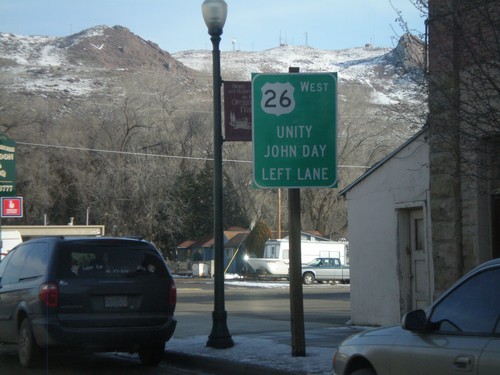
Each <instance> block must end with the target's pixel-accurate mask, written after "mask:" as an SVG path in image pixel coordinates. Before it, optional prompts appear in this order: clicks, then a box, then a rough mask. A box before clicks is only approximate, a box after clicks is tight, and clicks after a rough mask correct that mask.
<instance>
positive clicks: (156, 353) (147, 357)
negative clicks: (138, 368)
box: [139, 342, 165, 366]
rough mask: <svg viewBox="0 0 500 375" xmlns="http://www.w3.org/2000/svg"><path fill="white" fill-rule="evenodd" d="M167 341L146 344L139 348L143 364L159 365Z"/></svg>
mask: <svg viewBox="0 0 500 375" xmlns="http://www.w3.org/2000/svg"><path fill="white" fill-rule="evenodd" d="M164 353H165V343H164V342H162V343H159V344H152V345H144V346H143V347H141V348H140V349H139V359H140V361H141V363H142V364H143V365H146V366H157V365H158V364H159V363H160V362H161V360H162V359H163V354H164Z"/></svg>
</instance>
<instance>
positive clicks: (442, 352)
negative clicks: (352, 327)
mask: <svg viewBox="0 0 500 375" xmlns="http://www.w3.org/2000/svg"><path fill="white" fill-rule="evenodd" d="M333 374H334V375H386V374H393V375H399V374H405V375H412V374H414V375H421V374H425V375H446V374H475V375H498V374H500V259H495V260H492V261H489V262H486V263H484V264H482V265H480V266H478V267H476V268H475V269H473V270H472V271H471V272H469V273H468V274H467V275H465V276H464V277H463V278H461V279H460V280H459V281H458V282H456V283H455V284H454V285H453V286H452V287H451V288H450V289H448V291H447V292H446V293H444V294H443V295H442V296H441V298H439V299H438V300H437V301H436V302H435V303H434V304H432V306H431V307H430V308H429V309H428V310H427V311H423V310H415V311H411V312H409V313H407V314H406V315H405V316H404V317H403V321H402V324H401V325H398V326H391V327H384V328H378V329H371V330H367V331H364V332H361V333H359V334H356V335H354V336H351V337H350V338H348V339H346V340H345V341H344V342H343V343H342V344H341V345H340V346H339V347H338V349H337V351H336V353H335V355H334V357H333Z"/></svg>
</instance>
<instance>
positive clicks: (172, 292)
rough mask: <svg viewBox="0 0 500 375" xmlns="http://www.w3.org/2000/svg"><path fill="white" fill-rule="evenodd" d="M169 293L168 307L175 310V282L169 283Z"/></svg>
mask: <svg viewBox="0 0 500 375" xmlns="http://www.w3.org/2000/svg"><path fill="white" fill-rule="evenodd" d="M169 292H170V299H169V301H168V302H169V304H170V306H172V307H174V308H175V304H176V303H177V287H176V286H175V282H174V281H173V280H172V281H171V282H170V288H169Z"/></svg>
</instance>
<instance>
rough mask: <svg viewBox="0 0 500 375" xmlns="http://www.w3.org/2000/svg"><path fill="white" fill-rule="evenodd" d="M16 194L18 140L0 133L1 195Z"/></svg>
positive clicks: (9, 195)
mask: <svg viewBox="0 0 500 375" xmlns="http://www.w3.org/2000/svg"><path fill="white" fill-rule="evenodd" d="M15 195H16V142H14V141H13V140H12V139H9V138H8V137H6V136H5V135H0V197H11V196H15Z"/></svg>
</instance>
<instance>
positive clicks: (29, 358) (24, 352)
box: [18, 318, 42, 367]
mask: <svg viewBox="0 0 500 375" xmlns="http://www.w3.org/2000/svg"><path fill="white" fill-rule="evenodd" d="M18 357H19V363H20V364H21V366H22V367H35V366H37V365H39V364H40V362H41V360H42V348H41V347H39V346H38V345H37V343H36V342H35V338H34V337H33V329H32V328H31V322H30V320H29V319H28V318H24V319H23V321H22V322H21V326H20V328H19V340H18Z"/></svg>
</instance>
